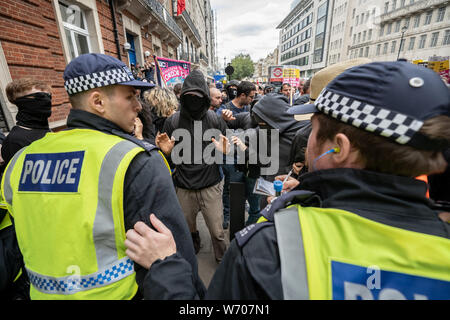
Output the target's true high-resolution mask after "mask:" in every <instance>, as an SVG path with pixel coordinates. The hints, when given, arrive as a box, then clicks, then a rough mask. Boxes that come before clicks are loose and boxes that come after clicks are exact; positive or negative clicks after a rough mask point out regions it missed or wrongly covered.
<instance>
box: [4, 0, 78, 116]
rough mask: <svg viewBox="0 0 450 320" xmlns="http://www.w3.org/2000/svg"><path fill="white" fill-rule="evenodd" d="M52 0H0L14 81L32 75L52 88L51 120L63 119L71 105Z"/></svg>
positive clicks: (5, 39) (6, 49)
mask: <svg viewBox="0 0 450 320" xmlns="http://www.w3.org/2000/svg"><path fill="white" fill-rule="evenodd" d="M57 30H58V27H57V25H56V18H55V13H54V9H53V5H52V3H51V2H50V0H2V1H0V41H1V43H2V47H3V51H4V53H5V57H6V62H7V64H8V67H9V72H10V74H11V78H12V79H13V80H15V79H19V78H23V77H32V78H36V79H40V80H43V81H46V82H48V83H49V84H50V85H51V86H52V88H53V108H52V116H51V117H50V122H52V121H58V120H63V119H64V118H65V117H66V115H67V114H68V112H69V109H70V106H69V104H68V101H67V94H66V92H65V90H64V81H63V78H62V74H63V71H64V67H65V60H64V56H63V52H62V45H61V42H60V39H59V34H58V31H57Z"/></svg>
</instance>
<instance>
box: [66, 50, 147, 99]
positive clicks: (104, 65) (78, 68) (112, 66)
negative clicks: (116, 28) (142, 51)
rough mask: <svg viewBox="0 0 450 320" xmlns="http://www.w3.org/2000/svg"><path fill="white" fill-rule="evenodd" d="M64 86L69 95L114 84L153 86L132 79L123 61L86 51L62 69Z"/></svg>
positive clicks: (140, 86)
mask: <svg viewBox="0 0 450 320" xmlns="http://www.w3.org/2000/svg"><path fill="white" fill-rule="evenodd" d="M63 77H64V88H65V89H66V91H67V93H68V94H69V95H73V94H76V93H79V92H83V91H87V90H91V89H95V88H100V87H106V86H110V85H114V84H120V85H126V86H132V87H135V88H149V87H154V86H155V85H154V84H152V83H148V82H144V81H138V80H136V79H134V77H133V73H132V72H131V71H130V69H129V68H128V67H127V65H126V64H125V63H123V62H122V61H120V60H119V59H116V58H114V57H111V56H108V55H105V54H100V53H87V54H82V55H80V56H78V57H77V58H75V59H73V60H72V61H71V62H70V63H69V64H68V65H67V66H66V69H65V70H64V75H63Z"/></svg>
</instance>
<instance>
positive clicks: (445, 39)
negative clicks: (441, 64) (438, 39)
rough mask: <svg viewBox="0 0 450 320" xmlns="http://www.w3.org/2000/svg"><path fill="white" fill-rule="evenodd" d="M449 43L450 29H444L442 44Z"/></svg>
mask: <svg viewBox="0 0 450 320" xmlns="http://www.w3.org/2000/svg"><path fill="white" fill-rule="evenodd" d="M448 44H450V30H445V35H444V40H442V45H443V46H445V45H448Z"/></svg>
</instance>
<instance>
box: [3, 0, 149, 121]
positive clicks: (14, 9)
mask: <svg viewBox="0 0 450 320" xmlns="http://www.w3.org/2000/svg"><path fill="white" fill-rule="evenodd" d="M97 10H98V18H99V22H100V29H101V34H102V41H103V47H104V50H105V54H108V55H111V56H114V57H116V58H118V53H117V46H116V42H115V38H114V26H113V22H112V16H111V9H110V7H109V2H108V1H106V0H97ZM124 14H126V15H127V16H128V17H130V18H131V19H134V20H135V21H137V20H136V19H135V18H134V17H133V16H132V15H131V14H129V13H128V12H127V11H124ZM120 16H121V14H120V13H119V12H118V11H116V23H117V31H118V33H119V42H120V49H121V50H122V51H121V58H122V61H123V62H124V63H126V64H128V54H127V53H126V52H124V51H123V44H124V43H125V42H126V39H125V35H124V29H123V24H122V19H121V18H120ZM141 31H142V43H143V50H144V52H145V51H146V50H148V51H150V52H153V50H152V42H151V39H152V38H151V35H150V32H149V30H148V27H147V26H145V27H144V29H142V30H141ZM146 32H148V33H149V37H148V39H145V36H144V35H145V33H146ZM0 41H1V44H2V47H3V51H4V53H5V57H6V62H7V64H8V67H9V71H10V74H11V78H12V79H13V80H15V79H19V78H23V77H32V78H36V79H40V80H44V81H46V82H48V83H49V84H50V85H51V86H52V89H53V108H52V116H51V117H50V119H49V120H50V122H56V121H60V120H64V119H66V117H67V115H68V113H69V110H70V104H69V100H68V96H67V93H66V91H65V89H64V80H63V72H64V68H65V66H66V62H65V59H64V56H63V48H62V42H61V40H60V38H59V33H58V26H57V22H56V15H55V11H54V7H53V3H52V1H51V0H1V1H0Z"/></svg>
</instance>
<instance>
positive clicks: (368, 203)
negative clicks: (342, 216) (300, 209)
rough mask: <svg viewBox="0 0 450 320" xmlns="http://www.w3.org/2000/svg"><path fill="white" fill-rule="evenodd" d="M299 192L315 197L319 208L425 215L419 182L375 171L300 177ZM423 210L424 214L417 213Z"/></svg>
mask: <svg viewBox="0 0 450 320" xmlns="http://www.w3.org/2000/svg"><path fill="white" fill-rule="evenodd" d="M300 180H301V184H300V185H299V187H298V188H299V189H300V188H301V189H304V190H310V191H313V192H315V193H317V194H318V195H319V196H320V198H321V199H322V203H323V207H327V208H331V207H333V208H339V209H344V210H349V211H352V212H354V209H358V208H359V209H361V210H363V209H368V208H374V207H376V208H377V210H378V209H384V211H385V212H386V213H395V212H398V213H400V214H404V213H405V212H406V211H408V210H405V208H410V209H411V210H409V212H410V214H411V215H420V216H423V215H428V214H429V211H428V210H426V208H427V207H428V208H429V207H430V202H429V200H428V199H426V197H425V194H426V192H427V186H426V184H425V183H424V182H423V181H419V180H416V179H414V178H410V177H404V176H396V175H391V174H384V173H379V172H375V171H368V170H359V169H350V168H338V169H328V170H318V171H314V172H310V173H306V174H304V175H302V176H301V177H300ZM418 208H423V209H424V210H418Z"/></svg>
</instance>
